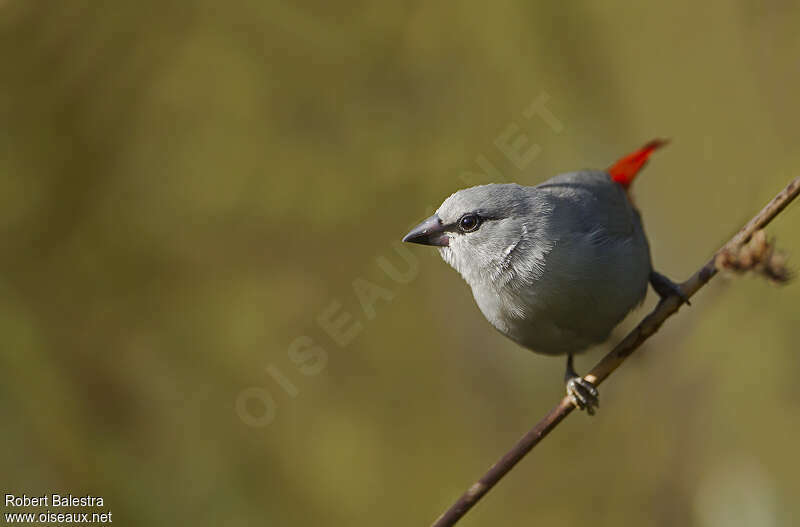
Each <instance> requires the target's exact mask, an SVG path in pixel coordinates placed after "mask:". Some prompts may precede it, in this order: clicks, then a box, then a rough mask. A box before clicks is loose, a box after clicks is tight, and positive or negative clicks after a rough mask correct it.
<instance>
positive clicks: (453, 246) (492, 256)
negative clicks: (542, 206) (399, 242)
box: [403, 184, 538, 286]
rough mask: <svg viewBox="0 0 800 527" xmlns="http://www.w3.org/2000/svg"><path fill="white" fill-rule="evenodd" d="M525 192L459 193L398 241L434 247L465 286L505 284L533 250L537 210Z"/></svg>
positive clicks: (516, 188)
mask: <svg viewBox="0 0 800 527" xmlns="http://www.w3.org/2000/svg"><path fill="white" fill-rule="evenodd" d="M529 192H530V189H526V188H525V187H521V186H520V185H516V184H502V185H501V184H491V185H481V186H478V187H471V188H467V189H464V190H459V191H458V192H456V193H455V194H453V195H452V196H450V197H449V198H447V199H446V200H444V203H442V205H441V206H440V207H439V209H438V210H437V211H436V214H434V215H433V216H431V217H430V218H428V219H426V220H425V221H423V222H422V223H420V224H419V225H417V226H416V227H414V228H413V229H412V230H411V232H409V233H408V234H407V235H406V236H405V237H404V238H403V241H404V242H412V243H419V244H423V245H433V246H437V247H439V251H440V253H441V255H442V258H444V260H445V261H446V262H447V263H449V264H450V265H451V266H452V267H453V268H454V269H456V270H457V271H458V272H459V273H461V276H463V277H464V279H465V280H466V281H467V282H468V283H469V284H470V285H473V286H474V285H476V284H479V283H485V282H486V281H490V282H492V283H497V282H498V281H500V282H502V283H507V281H508V280H510V279H511V278H512V277H513V276H515V275H517V274H519V273H520V272H524V271H525V270H528V269H529V268H530V266H531V262H530V261H529V259H528V258H526V255H527V253H528V252H529V251H530V249H531V248H532V247H533V240H534V233H535V231H536V225H535V224H534V222H533V217H534V213H535V212H536V211H534V210H533V209H534V208H538V207H536V205H535V203H536V202H535V200H532V199H531V196H530V194H529ZM525 278H529V276H528V275H527V274H526V276H525Z"/></svg>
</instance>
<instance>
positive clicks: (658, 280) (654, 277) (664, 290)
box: [650, 271, 692, 306]
mask: <svg viewBox="0 0 800 527" xmlns="http://www.w3.org/2000/svg"><path fill="white" fill-rule="evenodd" d="M650 285H652V286H653V289H655V291H656V293H658V296H660V297H661V300H664V299H666V298H669V297H671V296H677V297H678V298H680V299H681V302H684V303H685V304H686V305H687V306H690V305H692V303H691V302H689V297H688V296H686V294H685V293H684V292H683V290H682V289H681V286H679V285H678V284H676V283H675V282H673V281H672V280H670V279H669V278H667V277H666V276H664V275H663V274H661V273H657V272H655V271H650Z"/></svg>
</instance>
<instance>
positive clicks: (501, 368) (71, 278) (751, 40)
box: [0, 0, 800, 527]
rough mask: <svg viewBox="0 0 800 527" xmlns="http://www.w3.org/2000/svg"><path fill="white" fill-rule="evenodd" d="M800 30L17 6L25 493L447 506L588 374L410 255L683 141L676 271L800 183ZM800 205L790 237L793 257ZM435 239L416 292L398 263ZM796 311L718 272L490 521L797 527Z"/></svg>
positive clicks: (557, 438) (759, 22) (661, 158)
mask: <svg viewBox="0 0 800 527" xmlns="http://www.w3.org/2000/svg"><path fill="white" fill-rule="evenodd" d="M798 26H800V7H799V6H798V5H797V4H796V3H793V2H787V1H779V0H770V1H765V2H756V1H753V0H741V1H735V2H730V1H721V0H717V1H712V2H707V3H704V4H698V3H695V2H673V3H661V4H659V5H657V6H655V5H654V6H649V7H648V6H643V5H634V4H632V3H630V2H620V1H617V2H603V3H598V2H588V1H579V2H569V3H565V4H564V5H559V4H556V3H544V2H538V3H531V2H525V1H523V0H505V1H500V2H496V3H494V4H492V5H486V4H484V3H480V2H458V3H451V4H443V5H429V4H427V3H424V2H391V3H377V2H372V3H369V2H336V3H328V2H309V1H298V2H293V3H291V4H289V3H276V2H271V1H265V2H248V1H243V0H241V1H232V2H226V3H220V2H208V1H203V0H200V1H195V2H171V1H166V2H164V1H161V2H155V1H150V0H143V1H140V2H84V1H79V0H76V1H69V2H39V1H28V0H2V1H1V2H0V39H1V40H0V63H2V76H1V77H0V79H2V80H1V81H0V90H1V92H0V116H2V123H3V124H2V132H1V133H0V227H1V228H2V231H3V234H2V236H1V237H0V243H1V244H2V255H3V257H2V258H1V259H0V265H1V266H2V270H1V271H0V334H2V345H0V367H2V374H0V416H1V417H2V423H3V424H2V439H0V447H2V448H0V490H2V491H3V492H11V493H16V494H21V493H23V492H26V493H28V494H42V493H50V492H61V493H67V492H71V493H73V494H76V495H83V494H93V495H100V496H103V497H104V498H105V500H106V506H105V508H106V509H108V510H111V511H112V512H113V513H114V520H115V523H121V524H122V525H230V526H248V525H270V526H273V525H274V526H306V525H325V526H328V525H330V526H353V525H386V526H407V525H427V524H428V523H429V522H431V521H433V520H434V519H435V518H436V516H437V515H438V514H439V513H440V512H441V511H442V510H443V509H444V508H445V507H446V506H448V505H449V504H450V503H451V501H452V500H454V499H455V498H456V497H457V496H458V495H459V494H460V493H461V492H462V491H463V490H464V489H465V488H466V487H467V486H468V485H469V484H471V483H472V482H473V480H474V479H475V478H477V477H478V476H479V475H480V474H482V473H483V471H484V470H485V469H486V468H487V467H488V466H489V465H490V464H491V463H493V462H494V461H495V460H496V459H497V458H498V457H499V456H500V455H501V454H502V453H504V452H505V451H506V450H507V449H508V447H509V446H510V445H511V444H513V443H514V442H515V441H516V440H517V439H518V437H519V436H521V435H522V434H523V433H524V432H525V431H526V430H527V429H528V428H529V427H530V426H531V425H532V424H533V423H534V422H535V421H536V420H538V418H540V417H541V416H542V415H543V414H544V413H545V412H546V411H547V410H548V409H549V408H550V407H551V406H552V405H553V404H555V402H556V401H557V400H559V398H560V397H561V396H562V394H563V383H562V380H561V379H562V373H563V367H564V364H563V361H562V360H561V359H553V358H548V357H542V356H537V355H534V354H532V353H529V352H526V351H523V350H522V349H521V348H519V347H518V346H516V345H515V344H513V343H512V342H510V341H507V340H505V339H504V338H503V337H502V336H500V335H499V334H498V333H496V332H494V331H493V330H492V329H491V328H490V326H489V325H488V323H486V322H485V320H484V319H483V317H482V315H481V314H480V312H479V311H478V309H477V307H475V305H474V303H473V301H472V298H471V295H470V292H469V289H468V287H467V286H466V285H465V284H464V283H463V281H462V280H461V278H460V277H459V276H458V275H457V274H456V273H455V272H454V271H453V270H452V269H450V268H449V267H448V266H447V265H446V264H444V263H443V262H442V261H440V259H439V257H438V255H437V254H436V253H435V251H432V250H430V249H427V248H425V247H416V246H414V247H406V248H405V251H403V252H397V251H398V249H396V246H395V243H396V242H397V241H398V240H399V238H400V237H402V235H403V234H405V232H406V231H407V230H408V228H409V227H410V226H411V225H412V224H414V223H416V222H417V221H418V220H420V219H422V218H424V217H425V216H426V215H427V214H429V213H430V212H431V210H432V208H434V207H435V206H437V205H438V204H439V203H440V202H441V201H442V200H443V199H444V198H445V197H446V196H448V195H449V194H450V193H451V192H453V191H454V190H456V189H458V188H461V187H464V186H465V185H466V183H465V179H471V181H473V182H475V183H478V182H489V181H490V180H493V179H494V180H497V179H503V180H509V181H517V182H519V183H527V184H535V183H538V182H540V181H543V180H544V179H546V178H547V177H550V176H552V175H554V174H556V173H558V172H563V171H568V170H573V169H578V168H584V167H599V168H602V167H606V166H608V165H609V164H611V163H612V162H613V161H614V160H615V159H617V158H618V157H620V156H622V155H624V154H626V153H628V152H630V151H631V150H633V149H634V148H636V147H638V146H640V145H641V144H643V143H644V142H645V141H647V140H649V139H651V138H653V137H662V136H663V137H670V138H672V139H673V143H672V144H671V145H670V147H669V148H667V149H665V150H663V151H660V152H658V153H657V154H656V155H655V156H654V159H653V161H652V162H651V164H650V166H649V167H648V168H647V170H646V171H645V172H644V174H643V175H642V177H641V178H640V179H639V180H638V181H637V185H636V187H635V194H636V200H637V203H638V205H639V206H640V207H641V209H642V210H643V214H644V219H645V222H646V226H647V229H648V233H649V236H650V240H651V246H652V251H653V258H654V261H655V262H656V265H657V266H658V268H659V270H661V271H662V272H664V273H666V274H668V275H670V276H671V277H673V278H675V279H680V280H682V279H685V278H686V277H688V276H689V274H691V273H692V272H693V271H694V270H695V269H696V268H698V267H699V266H700V265H701V264H702V263H703V262H704V261H705V260H706V258H707V257H708V256H709V255H710V254H711V252H712V251H713V250H714V249H716V248H717V247H718V246H719V245H720V244H721V243H722V242H723V241H725V240H726V239H727V237H728V236H729V235H731V234H732V233H733V232H734V231H735V230H736V229H738V227H739V226H740V225H741V224H742V223H743V222H744V221H745V220H747V219H748V218H749V217H750V216H751V215H752V214H754V213H755V212H756V211H757V210H758V209H760V208H761V206H763V204H764V203H766V201H767V200H769V199H770V198H771V197H772V196H773V195H774V194H775V193H776V192H777V191H778V190H779V189H780V188H782V186H783V185H784V184H785V183H786V182H787V181H788V180H789V178H790V177H792V176H794V175H797V174H798V170H800V169H798V167H800V150H798V148H797V144H798V140H799V139H800V138H799V137H798V132H797V123H798V122H800V103H798V99H797V94H798V92H799V91H800V59H799V58H798V57H800V37H799V36H798V31H797V28H798ZM539 98H544V99H546V100H547V102H546V107H547V109H548V110H549V111H550V112H552V114H553V116H554V117H555V118H556V119H557V121H558V123H559V124H560V127H558V131H556V130H555V129H554V128H553V127H551V126H550V125H548V123H547V122H545V121H544V120H543V119H540V118H539V117H536V116H534V117H533V118H527V117H526V116H525V114H524V111H525V109H526V108H528V107H529V105H530V104H531V103H532V102H534V101H536V100H538V99H539ZM544 99H542V100H544ZM509 130H511V131H512V132H511V133H512V135H513V137H516V136H517V135H518V134H525V136H526V137H527V139H528V141H529V143H530V144H535V145H537V147H538V149H539V150H538V154H537V155H536V156H535V159H533V160H532V161H531V162H530V163H529V164H528V165H527V166H526V167H525V168H524V170H521V169H519V168H518V167H517V166H516V165H515V164H514V163H512V162H511V161H509V159H508V158H507V157H506V156H505V155H504V154H503V153H502V152H501V151H500V150H499V149H498V147H497V146H496V144H495V141H496V140H497V138H498V137H501V136H502V135H503V134H504V133H506V132H508V131H509ZM487 161H488V162H489V163H490V164H491V166H492V167H494V170H496V171H497V172H498V173H497V174H488V175H487V174H485V173H482V170H481V168H480V165H479V163H484V164H485V163H486V162H487ZM469 173H471V175H470V174H469ZM799 220H800V206H797V205H795V206H794V207H793V208H790V209H789V210H787V211H786V212H785V213H784V214H783V215H781V216H780V217H779V218H778V219H777V221H776V222H775V224H774V226H772V227H770V229H769V233H770V235H774V236H777V239H778V241H779V245H780V246H782V247H784V248H785V249H786V250H788V251H789V252H790V253H792V252H794V253H795V254H797V253H798V252H800V233H799V232H798V229H797V224H798V221H799ZM409 255H411V256H410V258H411V268H410V271H409V273H406V276H403V277H401V278H408V280H406V282H407V283H399V282H397V281H394V280H392V279H391V278H390V277H389V276H387V274H386V273H385V272H384V271H383V270H382V268H381V266H380V265H379V262H378V260H379V259H381V258H383V259H384V260H381V261H383V263H384V265H385V264H386V262H389V263H391V264H392V265H393V266H395V267H396V268H397V269H398V270H400V271H403V270H408V269H409V268H408V264H407V263H406V262H405V260H404V258H409ZM364 280H366V281H367V282H369V283H371V284H374V285H375V286H379V287H381V288H382V290H381V291H380V295H381V298H380V299H378V300H376V301H375V305H374V312H368V311H365V310H364V309H363V308H362V306H361V304H360V303H359V300H358V297H357V296H356V293H355V292H354V285H353V283H354V281H356V287H357V288H358V287H364V284H365V282H364ZM390 296H391V300H388V297H390ZM653 296H654V295H653V294H652V293H650V294H649V296H648V300H647V302H646V304H645V307H644V308H642V309H640V310H639V311H637V312H636V313H635V314H633V315H632V316H631V317H629V319H628V320H626V322H625V323H624V324H623V326H622V327H621V328H620V329H619V330H618V331H617V332H616V333H615V337H614V339H618V338H619V337H620V336H621V335H622V334H624V333H623V332H624V330H625V329H626V328H630V327H631V326H632V325H633V324H634V323H635V322H636V321H637V320H638V319H639V318H641V316H643V315H644V313H645V312H646V309H647V308H649V307H651V306H652V305H653V304H654V299H653ZM798 302H800V286H798V284H797V283H792V284H790V285H788V286H787V287H784V288H778V287H775V286H772V285H770V284H768V283H766V282H764V281H762V280H758V279H755V278H742V279H736V280H725V279H718V280H715V281H714V282H713V283H712V284H710V285H709V287H707V288H706V289H704V290H702V291H701V293H700V294H699V295H698V296H697V297H696V298H695V299H694V300H693V306H692V307H691V308H688V309H683V310H681V312H680V314H679V316H677V317H675V318H673V319H672V320H670V321H669V322H668V323H667V325H666V326H665V327H664V328H663V329H662V331H661V332H660V333H659V334H658V335H656V336H655V337H654V338H653V339H651V340H650V341H649V342H648V343H647V345H646V346H645V347H644V348H643V349H642V350H641V351H640V353H638V354H637V355H636V356H634V357H633V358H632V359H631V360H630V361H628V363H626V364H625V366H624V367H623V368H622V369H621V370H620V371H619V372H618V373H617V374H616V375H615V376H614V377H613V378H612V379H611V381H610V382H609V383H607V384H606V385H604V386H603V387H602V389H601V393H602V401H603V406H602V409H601V411H600V413H599V415H597V416H596V417H595V418H592V419H589V418H588V417H586V416H585V415H574V416H573V417H572V418H570V419H568V420H567V421H566V422H565V423H564V424H563V425H562V426H561V427H560V428H559V429H558V430H557V431H556V432H555V433H554V434H553V435H552V436H551V437H549V438H548V439H547V440H546V441H545V442H544V443H542V444H541V445H540V447H539V448H538V449H537V450H536V451H534V453H533V455H531V456H530V457H529V458H527V459H526V460H525V461H524V462H523V463H522V464H521V465H520V466H519V467H518V468H517V469H516V470H514V471H513V472H512V473H511V474H510V476H509V477H507V478H506V479H505V480H504V481H503V482H502V483H501V484H500V485H499V486H498V487H497V488H496V489H495V490H494V491H493V492H492V493H490V494H489V496H488V497H487V498H486V499H485V500H484V501H483V502H482V503H481V504H480V505H479V506H477V507H476V508H475V509H474V510H473V511H472V512H471V513H470V514H469V515H468V516H467V518H466V519H465V520H464V521H463V525H465V526H479V525H481V526H482V525H532V524H536V525H552V526H562V525H564V526H566V525H589V524H591V525H593V526H596V527H601V526H615V527H616V526H619V525H670V526H671V525H698V526H709V525H720V526H721V525H724V526H726V527H731V526H738V525H748V526H751V525H759V526H773V525H790V524H792V523H793V522H792V519H793V518H795V517H797V516H798V515H800V501H798V500H797V495H798V492H800V480H798V478H797V474H798V473H800V459H798V457H797V444H798V441H800V398H799V397H798V395H797V394H798V389H797V378H798V372H800V354H798V353H797V351H798V339H799V338H800V310H798ZM331 306H333V308H331ZM337 306H339V307H338V309H339V311H336V315H335V316H334V317H333V318H336V317H337V316H341V314H342V313H349V315H350V316H351V317H352V319H351V320H349V321H346V322H345V326H344V327H345V328H353V327H355V329H351V331H352V335H351V337H352V338H351V341H350V342H348V343H346V344H345V345H343V346H340V345H339V344H337V342H336V341H335V339H334V338H332V337H331V335H330V334H329V332H328V331H326V330H325V329H324V328H323V327H322V326H321V325H320V323H319V321H318V318H319V317H320V315H324V313H325V312H326V310H328V309H337ZM370 315H374V316H370ZM587 316H591V314H590V313H587ZM353 324H358V325H356V326H353ZM298 337H308V338H310V339H311V340H312V341H313V343H314V344H315V345H316V346H318V347H320V348H322V349H323V350H324V352H325V353H326V358H325V357H320V356H317V357H304V356H302V353H306V352H308V348H307V347H303V346H304V345H305V344H304V343H307V342H308V340H306V339H301V340H300V341H296V339H298ZM295 342H299V343H300V344H299V345H302V346H300V348H297V349H296V350H295V351H298V350H299V351H298V353H300V354H301V355H298V354H294V355H292V354H290V353H289V351H290V349H289V348H290V346H291V345H292V343H295ZM604 349H607V346H603V347H600V348H598V349H596V350H593V351H591V352H590V353H588V354H587V355H585V356H582V357H580V358H579V360H578V367H579V370H581V371H585V370H586V369H587V368H589V367H590V366H591V364H592V363H593V362H594V361H595V360H597V359H598V358H599V357H600V356H601V354H602V353H603V350H604ZM317 352H318V351H317ZM293 359H294V360H293ZM325 360H326V362H325ZM296 361H299V362H300V365H298V364H297V363H296ZM237 402H238V403H239V406H237ZM254 424H261V425H264V426H253V425H254ZM4 510H6V509H4Z"/></svg>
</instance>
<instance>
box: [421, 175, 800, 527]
mask: <svg viewBox="0 0 800 527" xmlns="http://www.w3.org/2000/svg"><path fill="white" fill-rule="evenodd" d="M798 194H800V177H796V178H794V179H793V180H792V181H791V182H790V183H789V184H788V185H787V186H786V188H784V189H783V190H782V191H781V192H780V193H779V194H778V195H777V196H775V197H774V198H773V199H772V201H770V202H769V203H768V204H767V206H766V207H764V208H763V209H762V210H761V212H759V213H758V214H757V215H756V216H755V217H754V218H753V219H752V220H750V222H748V223H747V225H745V226H744V227H743V228H742V229H741V230H740V231H739V232H738V233H737V234H736V235H735V236H734V237H733V238H731V240H730V241H729V242H728V243H726V244H725V245H724V246H723V247H722V248H721V249H720V250H719V251H717V252H716V253H714V256H712V257H711V259H710V260H708V262H706V264H705V265H704V266H703V267H701V268H700V270H698V271H697V272H696V273H695V274H694V275H692V277H691V278H689V279H688V280H687V281H686V282H684V283H683V284H681V288H682V289H683V292H684V293H685V294H686V296H687V297H691V296H693V295H694V294H695V293H697V291H698V290H699V289H700V288H701V287H703V286H704V285H706V284H707V283H708V281H709V280H711V279H712V278H713V277H714V275H716V274H717V267H716V265H715V262H716V259H717V255H718V254H720V253H722V252H723V251H731V250H737V249H739V248H740V247H741V246H742V245H744V244H745V243H747V241H748V240H749V239H750V237H751V236H753V234H754V233H755V232H757V231H759V230H761V229H763V228H764V227H765V226H766V225H767V224H768V223H769V222H770V221H772V219H773V218H775V216H777V215H778V214H779V213H780V212H781V211H782V210H783V209H784V208H786V206H787V205H788V204H789V203H790V202H791V201H792V200H793V199H794V198H796V197H797V195H798ZM679 308H680V301H679V300H678V299H677V298H675V297H670V298H667V299H666V300H663V301H662V302H660V303H659V304H658V305H657V306H656V307H655V309H653V311H652V312H650V314H649V315H647V316H646V317H645V318H644V320H642V321H641V322H640V323H639V325H638V326H636V327H635V328H634V329H633V330H632V331H631V332H630V333H628V335H627V336H626V337H625V338H624V339H623V340H622V342H620V343H619V344H617V346H616V347H615V348H614V349H613V350H611V351H610V352H609V353H608V354H607V355H606V356H605V357H603V358H602V359H601V360H600V362H598V363H597V365H596V366H595V367H594V368H592V371H590V372H589V373H588V374H587V375H586V377H585V378H586V380H587V381H589V382H591V383H593V384H595V385H599V384H600V383H602V382H603V381H604V380H605V379H606V378H608V376H609V375H611V373H612V372H613V371H614V370H616V369H617V368H618V367H619V365H620V364H622V363H623V361H625V359H626V358H628V357H629V356H630V355H631V354H632V353H633V352H634V351H635V350H636V348H638V347H639V346H640V345H641V344H642V343H643V342H644V341H645V340H647V339H648V338H649V337H650V336H651V335H653V334H654V333H655V332H656V331H658V329H659V328H660V327H661V324H663V323H664V321H665V320H667V318H669V317H670V316H672V315H673V314H675V313H676V312H677V311H678V309H679ZM573 409H574V406H573V405H572V402H570V399H569V398H568V397H564V398H563V399H562V400H561V402H560V403H558V405H557V406H556V407H555V408H553V409H552V410H550V412H549V413H548V414H547V415H546V416H545V417H544V418H543V419H542V420H541V421H539V422H538V423H537V424H536V426H534V427H533V428H531V430H530V431H529V432H528V433H527V434H525V435H524V436H523V437H522V439H520V440H519V441H518V442H517V444H516V445H514V447H513V448H512V449H511V450H509V451H508V452H507V453H506V454H505V455H504V456H503V457H502V458H501V459H500V460H499V461H498V462H497V463H495V464H494V465H493V466H492V467H491V468H490V469H489V470H488V471H487V472H486V474H484V475H483V477H482V478H481V479H479V480H478V481H477V482H476V483H475V484H474V485H472V486H471V487H470V488H469V489H468V490H467V491H466V492H465V493H464V494H462V495H461V497H460V498H458V500H457V501H456V502H455V503H454V504H453V505H452V506H451V507H450V508H449V509H447V511H445V512H444V514H442V515H441V516H440V517H439V519H438V520H436V522H435V523H434V524H433V527H447V526H450V525H455V523H456V522H457V521H458V520H460V519H461V518H462V517H463V516H464V515H465V514H466V513H467V511H469V510H470V509H471V508H472V506H473V505H475V504H476V503H477V502H478V500H480V499H481V498H482V497H483V496H484V495H485V494H486V493H487V492H489V490H491V488H492V487H494V486H495V485H496V484H497V482H498V481H500V479H502V477H503V476H505V475H506V474H507V473H508V471H509V470H511V469H512V468H514V465H516V464H517V463H518V462H519V461H520V460H521V459H522V458H523V457H525V455H526V454H527V453H528V452H530V451H531V450H532V449H533V447H535V446H536V445H537V444H539V441H541V440H542V439H543V438H544V437H545V436H546V435H547V434H549V433H550V432H551V431H552V430H553V429H554V428H555V427H556V426H558V424H559V423H560V422H561V421H563V420H564V418H565V417H567V416H568V415H569V414H570V413H571V412H572V410H573Z"/></svg>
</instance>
